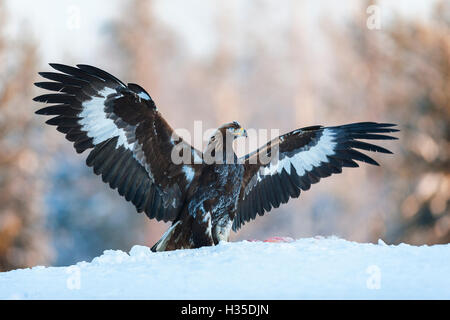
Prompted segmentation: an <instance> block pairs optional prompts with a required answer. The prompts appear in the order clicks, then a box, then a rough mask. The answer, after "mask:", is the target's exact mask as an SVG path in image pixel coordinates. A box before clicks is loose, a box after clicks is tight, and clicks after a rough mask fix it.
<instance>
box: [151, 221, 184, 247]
mask: <svg viewBox="0 0 450 320" xmlns="http://www.w3.org/2000/svg"><path fill="white" fill-rule="evenodd" d="M178 225H181V220H178V221H177V222H175V223H174V224H173V225H172V226H170V228H169V229H167V231H166V232H165V233H164V234H163V236H162V237H161V239H159V240H158V242H156V243H155V244H154V245H153V247H152V248H151V250H152V251H153V252H160V251H166V250H167V245H168V244H169V242H170V240H171V239H172V236H173V235H174V234H175V230H176V228H177V226H178Z"/></svg>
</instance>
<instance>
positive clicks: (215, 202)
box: [33, 63, 398, 251]
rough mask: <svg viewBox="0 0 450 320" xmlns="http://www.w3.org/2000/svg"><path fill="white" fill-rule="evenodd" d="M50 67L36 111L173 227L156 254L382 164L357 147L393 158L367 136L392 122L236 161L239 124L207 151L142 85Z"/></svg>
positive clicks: (312, 136)
mask: <svg viewBox="0 0 450 320" xmlns="http://www.w3.org/2000/svg"><path fill="white" fill-rule="evenodd" d="M50 66H51V67H52V68H53V69H55V70H56V71H57V72H40V73H39V74H40V75H41V76H42V77H43V78H45V79H47V80H50V81H43V82H36V83H35V85H36V86H37V87H39V88H42V89H46V90H49V91H51V93H46V94H43V95H40V96H37V97H35V98H34V99H33V100H34V101H36V102H42V103H47V104H50V105H48V106H46V107H44V108H41V109H39V110H37V111H36V113H37V114H39V115H47V116H53V117H52V118H50V119H48V120H47V121H46V123H47V124H49V125H53V126H56V130H58V131H59V132H61V133H63V134H64V135H65V137H66V139H67V140H69V141H71V142H73V146H74V148H75V150H76V152H78V153H82V152H84V151H86V150H89V154H88V156H87V159H86V164H87V165H88V166H89V167H92V168H93V171H94V173H95V174H97V175H99V176H101V178H102V180H103V181H104V182H105V183H107V184H109V186H110V188H112V189H116V190H117V191H118V193H119V194H120V195H121V196H123V197H125V200H126V201H130V202H131V203H132V204H133V205H134V206H135V207H136V210H137V212H145V214H146V215H147V217H148V218H150V219H156V220H158V221H165V222H171V223H172V224H171V226H170V227H169V228H168V230H167V231H166V232H165V233H164V235H163V236H162V238H161V239H160V240H159V241H158V242H156V244H155V245H154V246H153V247H152V251H166V250H176V249H189V248H199V247H202V246H213V245H216V244H218V243H219V242H220V241H228V240H229V235H230V232H231V230H233V231H237V230H238V229H239V228H241V227H242V226H243V225H244V224H245V223H247V222H249V221H251V220H254V219H255V218H256V217H257V216H262V215H264V213H266V212H269V211H270V210H272V209H273V208H278V207H279V206H280V205H281V204H283V203H287V202H288V201H289V199H291V198H298V197H299V195H300V194H301V192H302V191H306V190H308V189H310V187H311V185H312V184H315V183H317V182H319V181H320V179H321V178H325V177H328V176H331V175H332V174H335V173H341V172H342V168H344V167H358V163H357V162H356V161H361V162H366V163H368V164H371V165H378V163H377V162H376V161H375V160H373V159H372V158H370V157H369V156H367V155H366V154H365V153H363V152H361V151H359V150H363V151H372V152H381V153H386V154H391V153H392V152H390V151H389V150H387V149H385V148H383V147H380V146H378V145H375V144H372V143H368V142H364V141H361V140H392V139H397V138H396V137H393V136H391V135H387V133H392V132H396V131H398V130H397V129H395V128H394V127H395V126H396V125H395V124H392V123H376V122H358V123H351V124H346V125H340V126H328V127H327V126H321V125H317V126H310V127H305V128H300V129H296V130H294V131H291V132H289V133H286V134H283V135H280V136H279V137H277V138H275V139H273V140H271V141H269V142H268V143H267V144H264V145H263V146H261V147H260V148H258V149H257V150H255V151H254V152H252V153H250V154H247V155H245V156H244V157H239V158H238V157H237V155H236V154H235V152H234V150H233V143H232V142H233V140H234V139H236V138H238V137H246V136H247V131H246V130H245V129H244V128H243V127H242V126H241V125H240V124H239V123H238V122H237V121H233V122H231V123H226V124H224V125H222V126H221V127H219V128H218V129H217V130H216V132H215V133H214V134H213V135H212V136H211V138H210V140H209V142H208V144H207V146H206V148H205V150H204V151H202V152H201V151H199V150H197V149H195V148H194V147H192V146H191V145H190V144H189V143H187V142H186V141H185V140H183V139H182V138H181V137H179V136H177V135H176V133H175V130H173V129H172V128H171V127H170V125H169V124H168V123H167V122H166V120H165V119H164V118H163V117H162V115H161V113H160V112H159V110H158V108H157V106H156V104H155V102H154V101H153V99H152V98H151V96H150V95H149V94H148V93H147V92H146V91H145V90H144V89H143V88H142V87H141V86H139V85H137V84H134V83H128V84H125V83H123V82H122V81H121V80H119V79H117V78H116V77H114V76H113V75H111V74H109V73H108V72H106V71H103V70H101V69H99V68H96V67H93V66H89V65H84V64H79V65H76V66H75V67H73V66H67V65H63V64H56V63H51V64H50ZM174 155H175V156H174ZM275 155H276V156H275ZM211 158H212V159H213V160H214V161H210V160H211ZM180 159H181V160H182V161H179V160H180ZM207 160H208V161H207ZM268 160H270V161H268Z"/></svg>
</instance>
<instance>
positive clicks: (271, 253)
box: [0, 237, 450, 299]
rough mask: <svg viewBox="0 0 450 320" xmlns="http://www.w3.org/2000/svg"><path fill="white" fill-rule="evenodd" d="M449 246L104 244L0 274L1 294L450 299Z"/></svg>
mask: <svg viewBox="0 0 450 320" xmlns="http://www.w3.org/2000/svg"><path fill="white" fill-rule="evenodd" d="M449 274H450V244H447V245H433V246H411V245H407V244H400V245H396V246H395V245H386V244H385V243H384V242H383V241H382V240H380V241H379V242H378V244H362V243H356V242H350V241H346V240H343V239H339V238H335V237H331V238H306V239H300V240H296V241H292V242H288V243H286V242H279V243H273V242H250V241H242V242H232V243H226V242H222V243H220V244H219V245H218V246H215V247H203V248H200V249H191V250H177V251H171V252H158V253H153V252H151V251H150V249H149V248H148V247H143V246H134V247H133V248H132V249H131V251H130V252H129V253H126V252H123V251H113V250H107V251H105V252H104V253H103V255H101V256H100V257H97V258H95V259H93V260H92V262H90V263H88V262H80V263H77V264H76V265H74V266H70V267H42V266H38V267H34V268H31V269H21V270H14V271H9V272H3V273H0V298H2V299H449V298H450V277H449V276H448V275H449Z"/></svg>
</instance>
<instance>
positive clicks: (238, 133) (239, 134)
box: [233, 127, 247, 137]
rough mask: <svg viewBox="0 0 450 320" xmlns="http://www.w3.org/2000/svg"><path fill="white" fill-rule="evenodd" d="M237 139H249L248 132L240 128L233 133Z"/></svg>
mask: <svg viewBox="0 0 450 320" xmlns="http://www.w3.org/2000/svg"><path fill="white" fill-rule="evenodd" d="M233 134H234V135H235V136H236V137H247V131H246V130H245V129H244V128H242V127H240V128H239V129H236V130H235V131H234V133H233Z"/></svg>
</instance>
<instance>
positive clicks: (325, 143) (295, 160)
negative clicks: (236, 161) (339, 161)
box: [257, 129, 336, 181]
mask: <svg viewBox="0 0 450 320" xmlns="http://www.w3.org/2000/svg"><path fill="white" fill-rule="evenodd" d="M335 146H336V142H335V141H334V133H333V131H332V130H331V129H324V130H323V133H322V136H321V137H320V138H319V141H318V142H317V144H316V145H315V146H312V147H311V148H309V149H308V150H304V151H301V152H299V153H297V154H295V155H294V156H292V157H285V158H283V159H282V160H280V161H275V162H271V163H270V165H269V166H266V167H264V168H261V170H260V171H259V172H258V175H257V179H258V181H261V180H262V178H263V177H264V176H265V175H274V174H276V173H281V172H282V171H283V169H284V170H286V172H287V173H288V174H291V164H292V166H293V167H294V168H295V171H297V174H298V175H299V176H301V175H304V174H305V172H307V171H311V170H312V169H313V167H318V166H320V163H322V162H328V158H327V156H330V155H333V154H335V151H334V148H335Z"/></svg>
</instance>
